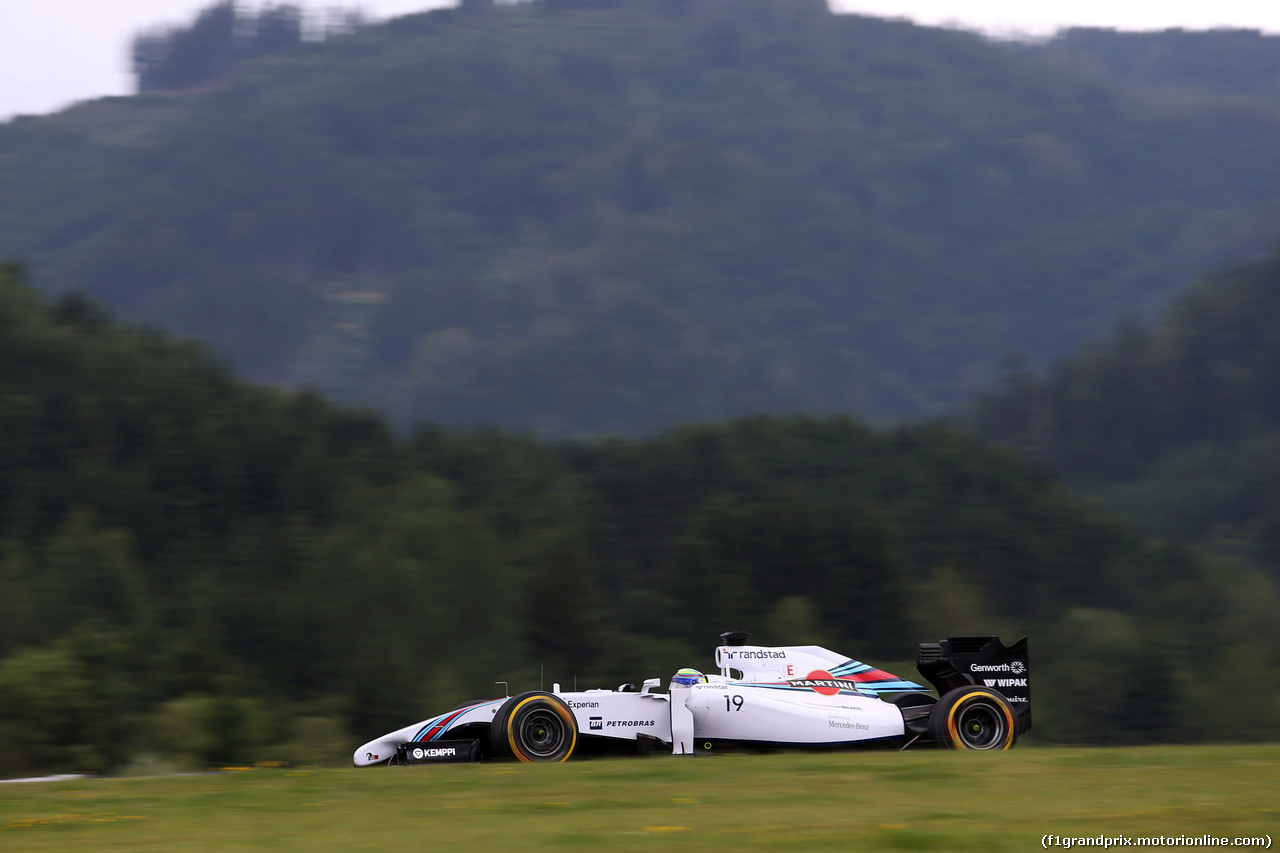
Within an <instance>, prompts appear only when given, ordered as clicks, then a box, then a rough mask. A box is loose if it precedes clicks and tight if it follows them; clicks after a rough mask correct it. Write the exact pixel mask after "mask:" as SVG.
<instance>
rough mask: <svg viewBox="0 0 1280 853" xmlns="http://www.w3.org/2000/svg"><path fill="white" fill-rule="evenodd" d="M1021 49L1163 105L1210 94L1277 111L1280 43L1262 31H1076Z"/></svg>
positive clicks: (1277, 39) (1083, 28) (1079, 28)
mask: <svg viewBox="0 0 1280 853" xmlns="http://www.w3.org/2000/svg"><path fill="white" fill-rule="evenodd" d="M1017 47H1018V48H1019V49H1022V50H1028V51H1030V52H1032V53H1035V54H1039V55H1041V56H1044V57H1045V58H1047V59H1049V60H1051V61H1053V62H1056V63H1059V64H1061V65H1062V66H1064V67H1066V68H1069V69H1071V70H1073V71H1076V72H1079V73H1082V74H1091V75H1096V76H1102V77H1106V78H1108V79H1110V80H1113V81H1115V82H1118V83H1120V84H1122V85H1124V86H1126V87H1131V88H1135V89H1140V90H1143V91H1144V92H1145V94H1146V95H1147V96H1148V97H1154V98H1161V99H1164V100H1166V101H1171V100H1174V99H1180V100H1183V101H1187V100H1189V99H1194V98H1195V96H1197V95H1204V94H1213V95H1240V96H1245V97H1251V98H1262V99H1265V100H1268V101H1271V102H1272V103H1275V104H1280V36H1274V35H1265V34H1263V33H1260V32H1258V31H1257V30H1230V29H1219V30H1210V31H1208V32H1204V31H1188V30H1181V29H1173V30H1164V31H1163V32H1145V33H1143V32H1117V31H1115V30H1100V29H1090V28H1086V27H1076V28H1072V29H1068V30H1064V31H1062V32H1060V33H1058V34H1057V35H1056V36H1055V37H1054V38H1052V39H1050V40H1048V41H1047V42H1042V43H1030V44H1019V45H1017Z"/></svg>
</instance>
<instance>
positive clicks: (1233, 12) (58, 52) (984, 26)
mask: <svg viewBox="0 0 1280 853" xmlns="http://www.w3.org/2000/svg"><path fill="white" fill-rule="evenodd" d="M213 2H214V0H0V121H5V120H7V119H9V118H11V117H12V116H14V115H17V114H23V113H37V114H38V113H48V112H54V111H56V110H59V109H62V108H63V107H65V106H67V105H69V104H71V103H73V102H75V101H80V100H85V99H88V98H96V97H101V96H103V95H123V94H128V93H129V92H131V91H132V90H133V77H132V75H131V74H130V71H129V44H130V41H131V39H132V38H133V36H134V35H135V34H136V33H137V32H138V31H139V30H142V29H146V28H148V27H153V26H157V25H162V24H187V23H190V21H191V20H192V19H193V17H194V16H195V13H196V12H197V11H198V10H200V9H203V8H205V7H207V6H209V5H212V3H213ZM302 5H304V6H306V7H308V8H323V7H326V6H340V7H344V8H352V7H355V8H360V9H362V10H363V11H364V12H365V13H366V15H367V16H369V17H371V18H375V19H381V18H387V17H393V16H396V15H403V14H407V13H409V12H416V11H421V10H423V9H428V8H431V7H433V6H441V5H449V3H448V2H447V0H350V2H343V0H305V2H303V3H302ZM835 7H836V8H837V9H839V10H840V11H853V12H863V13H866V14H871V15H880V16H884V17H905V18H911V19H913V20H916V21H918V22H920V23H923V24H942V25H952V26H963V27H968V28H972V29H981V30H985V31H989V32H995V33H1000V34H1009V33H1024V34H1047V33H1050V32H1052V31H1053V30H1054V29H1056V28H1058V27H1062V26H1072V25H1081V26H1102V27H1116V28H1119V29H1137V30H1149V29H1164V28H1166V27H1185V28H1188V29H1208V28H1212V27H1249V28H1254V29H1261V30H1266V31H1268V32H1272V33H1280V2H1277V1H1276V0H1212V2H1206V0H1038V2H1029V0H835Z"/></svg>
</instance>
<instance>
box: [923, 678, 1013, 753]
mask: <svg viewBox="0 0 1280 853" xmlns="http://www.w3.org/2000/svg"><path fill="white" fill-rule="evenodd" d="M928 733H929V740H930V741H932V742H933V743H936V744H939V745H940V746H944V747H946V748H948V749H980V750H1003V749H1010V748H1011V747H1012V746H1013V745H1014V744H1015V743H1016V742H1017V740H1018V731H1017V726H1016V725H1015V724H1014V716H1013V706H1012V705H1010V704H1009V701H1008V700H1007V699H1005V698H1004V697H1003V696H1001V695H1000V694H999V693H997V692H996V691H994V690H992V689H991V688H989V687H978V686H977V685H968V686H965V687H957V688H956V689H955V690H951V691H949V692H948V693H947V694H946V695H944V696H943V697H942V698H941V699H939V700H938V704H937V705H934V706H933V710H932V711H931V712H930V713H929V727H928Z"/></svg>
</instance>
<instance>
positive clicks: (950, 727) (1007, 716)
mask: <svg viewBox="0 0 1280 853" xmlns="http://www.w3.org/2000/svg"><path fill="white" fill-rule="evenodd" d="M991 695H992V694H990V693H987V692H985V691H978V690H975V691H974V692H973V693H966V694H965V695H964V696H961V697H960V698H959V699H957V700H956V703H955V704H954V705H952V706H951V710H950V711H948V712H947V738H948V739H949V740H950V741H951V743H952V745H953V746H959V745H960V744H961V741H960V733H959V732H958V731H956V712H957V711H959V710H960V709H961V708H963V707H964V706H965V705H967V704H968V703H969V702H971V701H972V700H974V699H977V698H980V697H985V698H987V699H990V698H991ZM996 704H997V705H998V706H999V708H1000V713H1001V714H1004V720H1005V733H1004V745H1003V746H1001V747H1000V749H1002V750H1004V749H1008V748H1009V747H1011V746H1013V714H1012V713H1010V711H1009V707H1008V706H1007V705H1006V704H1005V703H1004V702H997V703H996Z"/></svg>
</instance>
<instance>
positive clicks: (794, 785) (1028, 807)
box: [0, 745, 1280, 853]
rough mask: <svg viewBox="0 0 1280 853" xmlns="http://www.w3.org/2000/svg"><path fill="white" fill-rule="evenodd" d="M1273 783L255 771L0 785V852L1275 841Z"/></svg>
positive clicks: (1195, 752) (804, 759)
mask: <svg viewBox="0 0 1280 853" xmlns="http://www.w3.org/2000/svg"><path fill="white" fill-rule="evenodd" d="M1277 791H1280V746H1278V745H1262V746H1204V747H1153V748H1130V749H1061V748H1034V747H1031V748H1024V749H1018V750H1014V751H1013V752H1009V753H1004V754H999V755H986V754H972V753H950V752H941V751H937V752H935V751H921V752H911V753H893V752H871V753H867V752H855V753H827V754H816V755H815V754H801V755H795V754H784V755H759V756H707V757H698V758H690V759H679V758H670V757H666V756H660V757H652V758H647V759H610V760H599V761H588V762H578V763H569V764H563V765H550V766H548V765H518V764H497V763H495V764H479V765H453V766H437V767H394V768H371V769H364V770H354V769H352V770H284V769H254V770H248V771H243V772H227V773H220V774H210V775H198V776H176V777H162V778H150V779H85V780H75V781H68V782H45V783H23V784H6V785H0V850H4V851H10V850H13V851H19V850H21V851H27V850H30V851H40V850H67V849H82V850H130V851H148V850H166V851H167V850H175V849H181V850H219V851H223V850H237V849H240V850H244V849H253V850H259V849H269V850H343V851H348V850H437V849H458V850H464V849H465V850H479V851H483V850H502V851H510V850H545V849H555V850H602V849H608V850H610V851H613V850H641V851H663V853H668V851H678V850H742V849H746V850H753V849H779V850H791V849H802V848H804V847H806V846H807V845H811V844H812V845H815V846H813V847H811V848H809V849H833V850H834V849H843V847H844V846H848V847H849V848H850V849H855V850H987V851H991V850H1011V851H1014V850H1031V849H1039V848H1040V844H1041V837H1042V836H1043V835H1045V834H1055V835H1060V836H1095V837H1096V836H1098V835H1099V834H1103V835H1110V836H1117V835H1125V836H1132V837H1137V836H1156V835H1164V836H1176V835H1187V836H1202V835H1205V834H1209V835H1213V836H1223V837H1235V836H1256V835H1263V834H1266V833H1271V834H1272V835H1274V834H1276V831H1277V829H1280V800H1277V797H1276V792H1277ZM833 843H838V844H840V845H842V847H841V848H836V847H832V846H828V845H831V844H833Z"/></svg>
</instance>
